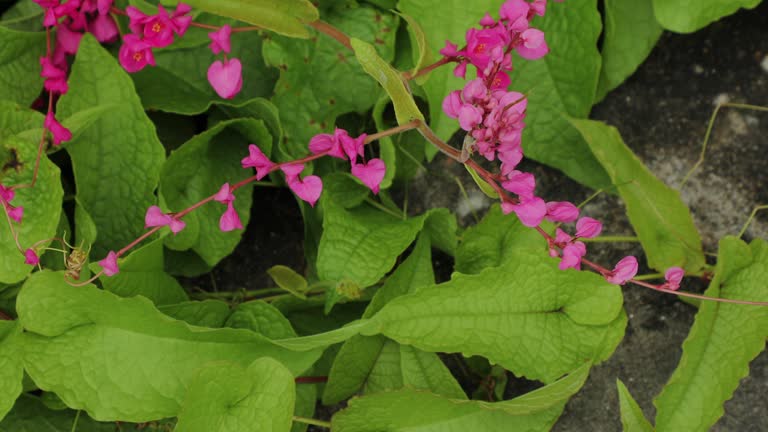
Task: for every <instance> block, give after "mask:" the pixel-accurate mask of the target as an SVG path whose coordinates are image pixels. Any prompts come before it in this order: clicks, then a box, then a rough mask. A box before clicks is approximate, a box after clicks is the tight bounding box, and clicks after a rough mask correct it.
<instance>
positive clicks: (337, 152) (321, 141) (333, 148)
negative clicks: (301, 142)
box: [309, 134, 347, 160]
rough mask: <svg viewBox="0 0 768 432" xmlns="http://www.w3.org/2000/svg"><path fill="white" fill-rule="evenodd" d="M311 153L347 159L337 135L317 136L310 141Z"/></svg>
mask: <svg viewBox="0 0 768 432" xmlns="http://www.w3.org/2000/svg"><path fill="white" fill-rule="evenodd" d="M309 151H311V152H312V154H320V153H325V152H328V156H331V157H335V158H339V159H344V160H346V159H347V156H346V155H345V154H344V150H343V149H342V148H341V142H340V141H339V140H338V139H337V138H336V136H335V135H331V134H317V135H315V136H313V137H312V139H310V140H309Z"/></svg>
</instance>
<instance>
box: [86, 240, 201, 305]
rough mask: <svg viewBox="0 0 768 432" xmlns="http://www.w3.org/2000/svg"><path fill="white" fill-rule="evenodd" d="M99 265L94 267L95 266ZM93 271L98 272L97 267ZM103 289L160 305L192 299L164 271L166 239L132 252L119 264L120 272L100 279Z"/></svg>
mask: <svg viewBox="0 0 768 432" xmlns="http://www.w3.org/2000/svg"><path fill="white" fill-rule="evenodd" d="M95 265H96V264H94V266H95ZM93 271H94V272H96V271H98V269H96V268H94V269H93ZM99 280H100V281H101V284H102V285H103V286H104V289H105V290H107V291H109V292H111V293H114V294H117V295H119V296H120V297H133V296H137V295H141V296H144V297H146V298H148V299H149V300H151V301H152V303H154V304H155V305H157V306H162V305H168V304H175V303H181V302H184V301H187V300H189V297H188V296H187V293H186V292H185V291H184V288H182V287H181V284H179V282H178V281H177V280H176V279H175V278H173V277H172V276H171V275H169V274H168V273H166V272H165V271H163V240H162V239H157V240H154V241H152V242H151V243H148V244H146V245H144V246H143V247H141V248H139V249H136V250H135V251H133V252H131V254H130V255H128V256H127V257H126V258H125V259H122V260H121V262H120V273H118V274H116V275H114V276H103V275H102V276H101V277H100V278H99Z"/></svg>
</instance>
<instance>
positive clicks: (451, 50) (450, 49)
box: [440, 40, 459, 57]
mask: <svg viewBox="0 0 768 432" xmlns="http://www.w3.org/2000/svg"><path fill="white" fill-rule="evenodd" d="M457 48H458V47H457V46H456V44H453V43H451V41H449V40H447V41H445V47H444V48H443V49H441V50H440V54H441V55H444V56H446V57H456V56H457V55H459V51H458V50H457Z"/></svg>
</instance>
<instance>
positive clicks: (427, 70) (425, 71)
mask: <svg viewBox="0 0 768 432" xmlns="http://www.w3.org/2000/svg"><path fill="white" fill-rule="evenodd" d="M452 61H453V60H451V59H449V58H448V57H443V58H441V59H440V60H438V61H436V62H434V63H432V64H431V65H428V66H425V67H423V68H421V69H419V70H418V71H417V72H416V73H415V74H411V72H403V78H404V79H406V80H408V81H410V80H412V79H416V78H419V77H421V76H424V75H426V74H428V73H430V72H432V71H433V70H435V69H437V68H439V67H440V66H442V65H446V64H448V63H451V62H452Z"/></svg>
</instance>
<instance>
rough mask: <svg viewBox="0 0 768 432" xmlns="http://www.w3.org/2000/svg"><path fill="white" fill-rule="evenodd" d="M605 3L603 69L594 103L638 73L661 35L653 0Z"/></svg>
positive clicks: (623, 0) (604, 1)
mask: <svg viewBox="0 0 768 432" xmlns="http://www.w3.org/2000/svg"><path fill="white" fill-rule="evenodd" d="M603 3H604V5H605V32H604V38H603V48H602V53H601V54H602V56H603V67H602V68H601V69H600V81H599V82H598V84H597V95H596V96H595V101H600V100H602V99H603V98H604V97H605V95H606V94H608V92H609V91H611V90H613V89H614V88H616V87H618V86H619V84H621V83H622V82H624V80H625V79H627V77H629V76H630V75H632V73H634V72H635V69H637V67H638V66H640V64H641V63H642V62H643V61H644V60H645V58H646V57H648V54H650V53H651V50H652V49H653V47H654V46H655V45H656V41H658V40H659V37H660V36H661V32H662V29H661V26H660V25H659V23H658V22H656V17H654V16H653V5H652V0H603Z"/></svg>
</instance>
